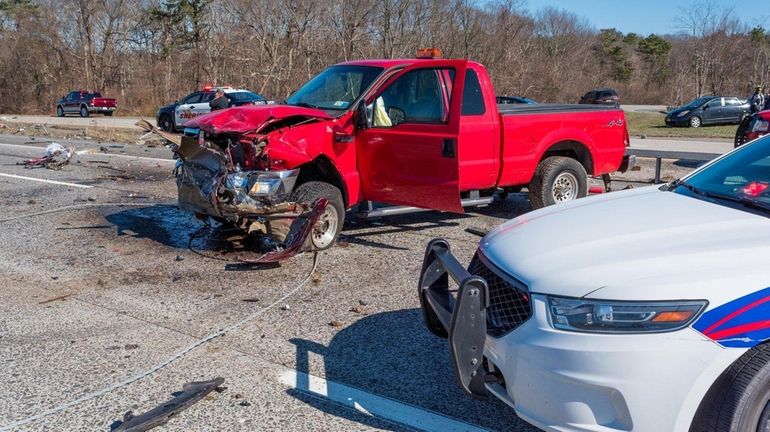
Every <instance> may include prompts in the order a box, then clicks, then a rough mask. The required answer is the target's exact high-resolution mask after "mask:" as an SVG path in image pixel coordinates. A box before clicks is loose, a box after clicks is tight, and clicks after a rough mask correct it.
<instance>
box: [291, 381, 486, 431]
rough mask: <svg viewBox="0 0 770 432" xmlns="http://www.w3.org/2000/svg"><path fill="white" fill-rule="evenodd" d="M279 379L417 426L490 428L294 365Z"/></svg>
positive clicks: (430, 428)
mask: <svg viewBox="0 0 770 432" xmlns="http://www.w3.org/2000/svg"><path fill="white" fill-rule="evenodd" d="M278 379H279V381H280V382H281V383H282V384H284V385H287V386H289V387H290V388H292V389H297V390H300V391H303V392H306V393H309V394H312V395H315V396H319V397H322V398H325V399H329V400H330V401H333V402H336V403H339V404H342V405H345V406H347V407H349V408H353V409H354V410H356V411H358V412H360V413H362V414H364V415H368V416H373V417H381V418H384V419H387V420H391V421H394V422H397V423H401V424H403V425H407V426H410V427H413V428H416V429H420V430H424V431H431V432H433V431H435V432H455V431H456V432H465V431H469V432H487V429H482V428H480V427H478V426H474V425H472V424H470V423H466V422H463V421H460V420H455V419H453V418H450V417H447V416H445V415H442V414H439V413H436V412H433V411H429V410H425V409H422V408H418V407H416V406H413V405H409V404H406V403H403V402H399V401H396V400H393V399H389V398H386V397H382V396H377V395H374V394H371V393H367V392H365V391H363V390H359V389H357V388H353V387H348V386H346V385H344V384H339V383H335V382H334V381H327V380H325V379H323V378H319V377H317V376H313V375H308V374H306V373H304V372H299V371H295V370H293V369H288V370H285V371H284V372H281V374H280V376H279V378H278Z"/></svg>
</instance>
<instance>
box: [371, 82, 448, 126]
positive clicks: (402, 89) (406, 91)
mask: <svg viewBox="0 0 770 432" xmlns="http://www.w3.org/2000/svg"><path fill="white" fill-rule="evenodd" d="M442 72H444V69H418V70H413V71H410V72H407V73H406V74H404V75H402V76H401V77H399V78H398V79H396V80H395V81H393V82H392V83H391V84H390V85H389V86H388V88H387V89H385V91H384V92H383V93H382V94H381V95H380V98H379V99H381V100H382V102H381V104H382V109H384V112H385V113H387V116H388V117H389V120H390V122H388V121H386V122H384V123H382V124H375V126H390V125H389V124H388V123H392V125H393V126H395V125H396V124H399V123H405V122H408V123H446V122H447V121H448V117H449V100H448V98H449V96H448V94H447V93H446V91H445V90H444V89H445V88H446V89H451V88H452V83H451V81H450V82H445V81H447V80H450V79H452V78H450V77H453V76H454V74H446V73H442ZM378 103H379V102H378ZM378 108H379V107H378Z"/></svg>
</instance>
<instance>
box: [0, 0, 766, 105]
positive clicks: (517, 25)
mask: <svg viewBox="0 0 770 432" xmlns="http://www.w3.org/2000/svg"><path fill="white" fill-rule="evenodd" d="M672 19H675V20H676V23H677V24H678V28H679V30H678V31H677V32H676V33H675V34H671V35H656V34H646V35H644V34H634V33H626V34H624V33H622V32H620V31H618V30H616V29H598V30H597V29H595V28H593V27H592V26H591V25H590V24H589V23H588V22H587V21H586V20H585V19H584V18H581V17H579V16H577V15H575V14H572V13H570V12H567V11H564V10H561V9H558V8H543V9H540V10H538V11H537V12H535V13H532V12H530V11H528V10H527V9H526V8H525V7H524V4H523V2H522V1H521V0H61V1H57V0H0V112H15V113H50V112H52V111H53V109H54V104H55V101H56V100H58V98H60V97H61V96H62V95H64V94H66V93H67V92H68V91H70V90H73V89H89V90H97V91H101V92H102V93H103V94H104V95H111V96H114V97H116V98H117V99H118V103H119V107H120V111H122V112H123V113H133V114H143V115H150V114H153V113H154V112H155V110H156V109H157V108H158V107H159V106H161V105H163V104H166V103H169V102H170V101H173V100H174V99H177V98H180V97H182V96H184V95H186V94H187V93H189V92H190V91H192V90H194V89H196V88H199V87H200V86H202V85H204V84H213V85H232V86H236V87H243V88H248V89H250V90H253V91H255V92H257V93H260V94H262V95H265V96H266V97H268V98H273V99H283V98H285V97H287V96H288V95H289V94H291V92H292V91H294V90H296V89H297V88H298V87H299V86H300V85H302V83H303V82H305V81H306V80H307V79H308V78H310V77H312V76H313V75H314V74H316V73H317V72H319V71H320V70H322V69H324V68H325V67H327V66H329V65H331V64H333V63H337V62H340V61H346V60H353V59H361V58H383V57H384V58H396V57H412V56H414V53H415V51H416V50H417V48H419V47H438V48H441V49H442V50H443V53H444V56H445V57H452V58H469V59H472V60H476V61H479V62H481V63H483V64H484V65H485V66H486V67H487V69H488V70H489V72H490V75H491V76H492V79H493V81H494V84H495V87H496V89H497V92H498V94H505V95H520V96H526V97H529V98H533V99H536V100H538V101H542V102H576V101H577V100H578V98H579V97H580V95H582V94H583V93H585V92H586V91H588V90H590V89H594V88H601V87H611V88H615V89H616V90H617V91H618V93H619V94H620V96H621V99H622V102H623V103H629V104H630V103H637V104H667V105H671V104H679V103H682V102H686V101H687V100H689V99H692V98H695V97H698V96H701V95H704V94H733V95H738V96H743V97H746V96H748V94H749V92H750V91H751V90H752V88H753V86H754V85H758V84H762V85H767V84H770V32H768V31H767V30H766V29H764V28H763V27H760V26H757V27H751V26H748V25H747V24H746V23H743V22H741V21H740V20H738V19H736V18H735V17H734V16H733V14H732V13H731V11H730V10H725V9H723V8H721V7H719V6H718V5H716V4H715V3H710V4H709V3H707V4H702V5H698V7H693V8H689V9H688V10H687V11H684V10H680V11H678V12H674V13H672Z"/></svg>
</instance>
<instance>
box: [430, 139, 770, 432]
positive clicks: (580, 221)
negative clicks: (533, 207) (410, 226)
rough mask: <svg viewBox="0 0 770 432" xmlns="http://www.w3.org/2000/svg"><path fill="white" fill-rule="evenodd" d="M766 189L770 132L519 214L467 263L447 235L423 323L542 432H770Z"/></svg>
mask: <svg viewBox="0 0 770 432" xmlns="http://www.w3.org/2000/svg"><path fill="white" fill-rule="evenodd" d="M768 185H770V137H765V138H760V139H758V140H755V141H753V142H752V143H750V144H747V145H745V146H743V147H739V148H738V149H736V150H734V151H732V152H731V153H728V154H727V155H724V156H722V157H720V158H719V159H717V160H715V161H712V162H710V163H709V164H707V165H705V166H703V167H701V168H700V169H698V170H696V171H695V172H693V173H692V174H690V175H688V176H686V177H684V178H682V179H680V180H677V181H675V182H673V183H671V184H667V185H663V186H654V187H647V188H640V189H635V190H628V191H622V192H617V193H611V194H605V195H601V196H596V197H590V198H586V199H580V200H577V201H574V202H571V203H566V204H562V205H558V206H551V207H546V208H544V209H540V210H537V211H534V212H531V213H527V214H525V215H522V216H520V217H518V218H516V219H513V220H511V221H509V222H507V223H505V224H503V225H502V226H500V227H498V228H497V229H495V230H494V231H492V232H491V233H489V234H488V235H486V236H485V237H484V238H483V239H482V240H481V243H480V245H479V248H478V251H477V253H476V255H475V257H474V258H473V261H472V263H471V265H470V267H469V268H468V270H466V269H465V268H464V267H462V266H461V265H460V264H459V262H458V261H457V260H456V259H455V258H454V257H453V256H452V254H451V253H450V251H449V245H448V244H447V242H446V241H444V240H434V241H432V242H431V243H430V244H429V245H428V249H427V251H426V254H425V261H424V264H423V271H422V275H421V278H420V284H419V295H420V302H421V306H422V309H423V315H424V318H425V321H426V324H427V326H428V328H429V329H430V330H431V331H432V332H433V333H435V334H437V335H439V336H442V337H448V339H449V346H450V354H451V358H452V361H453V364H454V367H455V371H456V375H457V378H458V381H459V382H460V384H461V386H462V388H463V389H464V390H465V391H466V392H467V393H469V394H471V395H473V396H475V397H477V398H486V397H487V395H488V394H489V393H491V394H492V395H494V396H496V397H497V398H499V399H501V400H503V401H505V402H506V403H508V404H509V405H510V406H511V407H513V409H515V410H516V413H517V414H518V415H519V416H520V417H522V418H523V419H525V420H527V421H528V422H530V423H532V424H534V425H536V426H538V427H539V428H542V429H544V430H548V431H605V432H606V431H644V432H648V431H650V432H668V431H693V432H701V431H737V432H749V431H752V432H753V431H770V343H768V341H769V340H770V219H769V218H770V188H768ZM451 280H454V281H455V282H451ZM454 288H458V289H457V290H455V289H454Z"/></svg>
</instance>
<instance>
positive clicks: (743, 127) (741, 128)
mask: <svg viewBox="0 0 770 432" xmlns="http://www.w3.org/2000/svg"><path fill="white" fill-rule="evenodd" d="M752 118H753V117H752V116H748V115H747V116H745V117H743V119H742V120H741V123H740V124H739V125H738V129H736V130H735V139H734V140H733V145H734V147H735V148H738V147H740V146H742V145H743V144H746V134H747V133H748V131H749V126H751V119H752Z"/></svg>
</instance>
